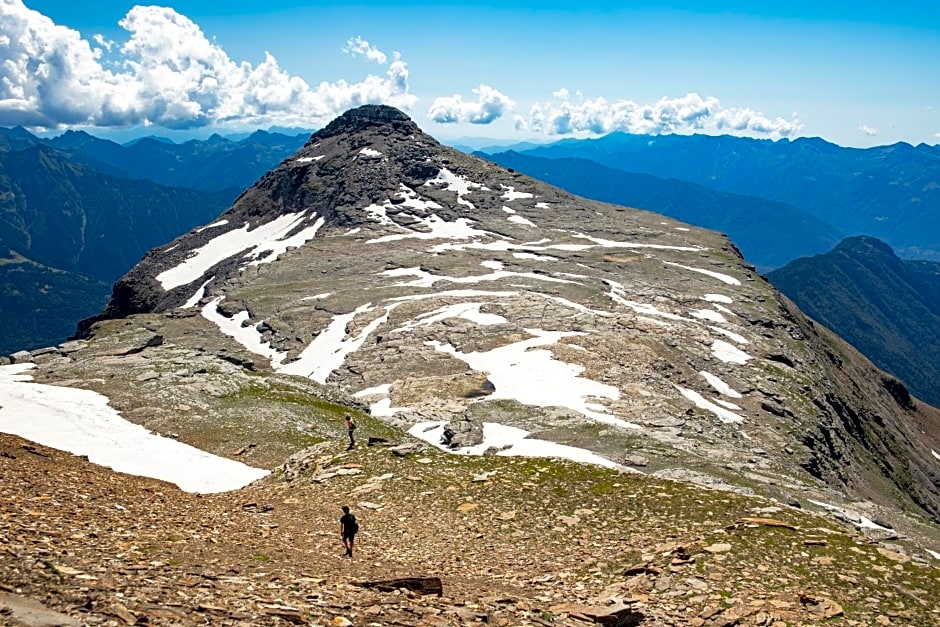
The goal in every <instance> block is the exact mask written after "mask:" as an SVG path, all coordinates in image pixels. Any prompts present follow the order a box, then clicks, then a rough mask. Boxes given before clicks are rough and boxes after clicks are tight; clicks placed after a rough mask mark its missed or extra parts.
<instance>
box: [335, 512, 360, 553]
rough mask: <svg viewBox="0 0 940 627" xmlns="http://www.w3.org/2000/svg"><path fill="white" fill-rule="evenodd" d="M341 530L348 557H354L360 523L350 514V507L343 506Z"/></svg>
mask: <svg viewBox="0 0 940 627" xmlns="http://www.w3.org/2000/svg"><path fill="white" fill-rule="evenodd" d="M339 530H340V533H341V534H342V536H343V546H344V547H346V557H352V556H353V545H354V544H355V542H356V533H357V532H358V531H359V523H358V522H356V517H355V516H353V515H352V514H350V513H349V506H348V505H343V515H342V517H341V518H340V519H339Z"/></svg>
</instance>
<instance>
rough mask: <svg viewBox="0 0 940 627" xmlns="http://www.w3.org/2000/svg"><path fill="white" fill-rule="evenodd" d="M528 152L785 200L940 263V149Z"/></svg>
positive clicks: (709, 143) (657, 141)
mask: <svg viewBox="0 0 940 627" xmlns="http://www.w3.org/2000/svg"><path fill="white" fill-rule="evenodd" d="M524 154H527V155H530V156H538V157H547V158H552V159H559V158H582V159H590V160H592V161H595V162H597V163H600V164H602V165H606V166H608V167H612V168H617V169H619V170H624V171H628V172H637V173H643V174H651V175H653V176H658V177H662V178H675V179H680V180H684V181H690V182H693V183H698V184H700V185H705V186H708V187H711V188H713V189H716V190H720V191H725V192H731V193H736V194H746V195H750V196H758V197H760V198H764V199H766V200H772V201H776V202H782V203H786V204H788V205H791V206H793V207H796V208H797V209H801V210H802V211H805V212H807V213H809V214H810V215H812V216H814V217H816V218H819V219H820V220H823V221H824V222H826V223H828V224H830V225H831V226H832V227H833V228H835V229H837V230H838V231H841V232H842V233H844V234H846V235H872V236H874V237H878V238H879V239H882V240H884V241H885V242H887V243H888V244H890V245H891V246H892V247H893V248H894V249H895V251H897V253H898V255H899V256H901V257H904V258H922V259H932V260H940V237H937V233H940V149H938V148H937V147H936V146H928V145H926V144H921V145H919V146H911V145H909V144H905V143H898V144H893V145H890V146H879V147H875V148H867V149H859V148H844V147H841V146H837V145H835V144H831V143H829V142H826V141H824V140H822V139H819V138H799V139H796V140H792V141H790V140H787V139H782V140H779V141H771V140H761V139H750V138H742V137H731V136H726V135H725V136H717V137H716V136H708V135H691V136H689V135H658V136H650V135H630V134H625V133H611V134H610V135H607V136H604V137H601V138H599V139H590V140H562V141H559V142H556V143H554V144H550V145H548V146H543V147H538V148H532V149H529V150H526V151H524Z"/></svg>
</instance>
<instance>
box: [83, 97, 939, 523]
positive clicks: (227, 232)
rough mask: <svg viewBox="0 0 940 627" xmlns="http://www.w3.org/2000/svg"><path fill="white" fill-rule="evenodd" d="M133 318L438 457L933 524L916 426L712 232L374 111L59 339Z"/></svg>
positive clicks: (170, 252)
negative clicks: (700, 487)
mask: <svg viewBox="0 0 940 627" xmlns="http://www.w3.org/2000/svg"><path fill="white" fill-rule="evenodd" d="M134 314H148V315H149V317H153V316H154V315H157V316H158V317H162V319H164V320H165V321H167V324H169V323H170V322H172V324H173V325H174V328H175V329H177V333H176V335H175V336H174V340H173V341H174V342H182V343H186V342H191V343H197V342H199V341H200V340H201V338H206V337H209V336H210V335H211V336H212V337H213V338H215V341H218V342H227V343H228V344H229V346H230V347H231V348H230V350H229V352H228V353H227V354H229V355H239V357H238V360H237V362H236V361H235V360H232V359H229V360H228V361H229V362H230V363H231V364H233V365H234V366H247V365H248V364H252V365H251V367H252V368H254V369H255V370H256V371H257V372H258V373H269V372H272V371H273V372H276V373H278V376H284V377H305V378H307V379H312V380H313V381H315V382H318V383H328V384H330V385H331V386H334V387H335V388H337V389H338V390H339V391H341V392H342V393H343V394H344V395H351V396H355V398H357V399H359V400H360V401H361V402H362V403H363V407H368V408H369V409H370V411H371V412H372V415H373V416H375V417H377V418H380V419H381V420H384V421H386V422H388V423H390V424H391V425H394V426H396V427H403V428H409V427H412V426H415V427H414V428H415V430H414V433H415V434H416V435H417V436H418V437H424V435H422V434H437V435H439V433H440V431H437V430H439V429H441V428H442V427H444V425H448V426H447V429H445V431H446V432H448V433H449V434H450V436H449V441H450V442H451V444H452V446H454V447H456V448H465V447H468V446H472V445H476V444H481V443H483V444H485V443H490V444H492V445H493V446H495V447H496V449H494V450H499V451H501V452H502V453H503V454H507V453H508V454H513V448H514V447H515V446H520V449H519V450H521V447H523V445H524V446H528V447H530V448H531V449H533V450H534V451H535V452H537V453H540V454H548V455H562V456H572V457H578V456H580V457H578V458H580V459H584V458H585V457H586V456H587V454H593V455H596V456H597V458H591V459H592V460H593V461H597V459H598V458H599V459H602V460H609V461H610V462H616V463H620V462H622V461H623V460H624V459H625V455H627V454H629V460H630V461H628V462H627V463H629V464H632V465H634V466H641V467H642V468H643V470H644V471H648V472H651V473H656V474H658V475H660V476H666V477H674V478H680V479H682V480H689V481H695V482H699V483H704V484H708V485H712V486H716V487H719V488H722V489H735V490H740V491H743V492H753V491H760V490H762V489H766V492H767V493H768V494H773V493H774V490H773V489H772V488H773V486H777V485H782V486H785V487H786V490H787V491H788V494H793V495H795V496H798V497H800V498H804V497H806V496H807V495H808V496H809V497H811V498H816V499H822V500H835V499H839V498H841V497H840V496H839V495H840V494H847V495H849V496H850V497H851V498H856V499H867V500H872V501H875V502H877V503H880V504H883V505H889V506H903V507H905V508H911V507H916V508H918V509H919V510H920V511H921V512H923V513H925V514H926V515H928V516H930V517H933V518H934V519H940V478H938V476H937V474H936V472H935V469H934V468H935V466H934V464H935V460H934V459H933V457H932V455H931V451H940V412H938V411H937V410H935V409H933V408H930V407H928V406H925V405H923V404H921V403H919V402H917V401H916V400H909V399H910V397H909V396H907V395H903V394H899V392H898V390H897V389H895V388H892V389H888V388H886V387H885V385H883V384H882V383H881V382H882V381H883V377H882V375H881V373H879V372H878V371H877V370H875V369H874V368H873V367H872V366H871V364H869V363H868V362H867V361H866V360H864V358H862V357H861V356H860V355H858V354H857V353H856V352H855V351H854V350H852V349H851V348H850V347H848V346H847V345H846V344H845V343H844V342H842V341H841V340H839V339H838V338H835V337H833V336H832V335H831V334H830V333H828V332H827V331H826V330H825V329H821V328H820V327H818V325H815V324H813V323H812V322H811V321H810V320H808V319H807V318H805V317H804V316H803V315H802V314H801V313H800V312H799V310H797V309H796V308H795V307H794V306H793V305H792V303H790V302H789V301H787V300H786V299H785V298H783V297H781V296H780V295H779V294H778V293H777V292H776V291H775V290H774V289H773V288H772V286H770V285H769V284H768V283H767V282H766V281H765V280H764V279H763V278H762V277H760V276H759V275H757V274H755V272H754V270H753V267H752V266H749V265H748V264H746V263H745V262H744V261H743V259H742V258H741V256H740V254H739V253H738V251H737V249H736V248H735V247H734V246H733V245H732V244H731V243H730V242H728V240H727V239H726V238H725V237H724V236H722V235H719V234H717V233H713V232H709V231H705V230H702V229H698V228H694V227H690V226H687V225H684V224H682V223H679V222H676V221H674V220H671V219H668V218H664V217H662V216H659V215H656V214H652V213H648V212H643V211H638V210H634V209H629V208H626V207H619V206H613V205H606V204H603V203H597V202H592V201H587V200H584V199H581V198H578V197H575V196H572V195H570V194H567V193H565V192H563V191H561V190H558V189H556V188H552V187H550V186H547V185H544V184H541V183H539V182H536V181H534V180H533V179H530V178H529V177H527V176H524V175H520V174H519V173H516V172H512V171H509V170H505V169H502V168H500V167H497V166H496V165H494V164H491V163H489V162H486V161H483V160H481V159H477V158H475V157H472V156H468V155H465V154H462V153H459V152H457V151H454V150H451V149H449V148H446V147H444V146H441V145H440V144H438V143H437V142H436V141H435V140H433V139H432V138H431V137H429V136H427V135H425V134H424V133H422V132H421V131H420V129H419V128H418V127H417V126H416V125H415V124H414V123H413V122H412V121H411V120H410V119H408V117H407V116H405V115H404V114H402V113H401V112H399V111H396V110H394V109H390V108H388V107H362V108H359V109H355V110H353V111H350V112H348V113H346V114H344V115H343V116H341V117H340V118H338V119H337V120H336V121H334V122H333V123H331V124H330V125H328V126H327V127H326V128H324V129H323V130H322V131H320V132H318V133H316V134H314V135H313V136H312V137H311V138H310V140H309V141H308V142H307V144H306V145H305V146H304V148H303V149H302V150H301V151H300V152H299V153H297V154H296V155H295V156H293V157H291V158H290V159H287V160H285V161H284V162H283V163H282V164H281V165H280V166H278V167H277V168H276V169H274V170H272V171H271V172H269V173H268V174H267V175H265V176H264V177H262V178H261V180H259V181H258V183H257V184H256V185H255V186H253V187H252V188H250V189H248V190H246V191H245V192H244V193H243V194H242V195H241V196H240V197H239V199H238V200H237V201H236V202H235V204H234V205H233V206H232V207H231V208H230V209H229V210H228V211H226V212H225V213H224V214H222V215H221V216H219V219H218V220H216V221H215V222H214V223H212V224H210V225H207V226H205V227H202V228H200V229H196V230H194V231H193V232H191V233H189V234H187V235H184V236H182V237H180V238H178V239H177V240H175V241H174V242H172V243H170V244H167V245H166V246H163V247H161V248H158V249H155V250H153V251H151V252H150V253H149V254H148V255H147V256H146V257H145V258H144V260H143V261H142V262H141V263H140V264H139V265H138V266H137V267H135V268H134V269H133V270H131V271H130V272H129V273H128V274H127V275H126V276H125V277H123V278H122V279H121V280H120V281H119V282H118V284H117V285H116V286H115V289H114V296H113V298H112V301H111V303H110V304H109V305H108V308H107V309H106V311H105V312H104V313H103V315H102V316H101V317H100V318H99V320H98V321H97V324H95V322H96V321H90V322H89V323H88V324H87V325H86V326H85V327H84V329H83V331H84V333H85V335H87V336H90V337H92V338H94V339H95V340H100V339H101V338H103V337H107V334H108V333H109V331H108V329H109V328H110V326H111V325H112V319H114V318H121V317H126V316H130V315H134ZM143 317H147V316H143ZM148 319H149V318H148ZM187 334H189V335H187ZM187 337H190V338H191V339H186V338H187ZM168 343H169V340H168ZM161 348H162V347H161ZM147 350H148V351H150V350H153V349H152V348H148V349H147ZM144 354H146V353H144ZM215 354H217V355H222V353H219V352H218V351H216V353H215ZM151 370H152V368H151ZM144 372H147V371H144ZM140 374H141V373H140V372H138V373H137V374H136V375H135V376H140ZM148 376H149V375H148ZM898 399H908V400H905V402H904V403H903V404H902V403H900V401H899V400H898ZM417 425H420V426H417ZM428 437H430V436H428ZM523 438H524V439H525V442H523V441H522V439H523ZM432 443H433V444H435V445H437V444H439V442H437V441H434V442H432ZM493 446H491V447H488V448H491V449H492V448H493ZM755 451H761V453H755ZM639 461H643V462H645V464H646V465H645V466H642V465H641V464H640V463H637V462H639Z"/></svg>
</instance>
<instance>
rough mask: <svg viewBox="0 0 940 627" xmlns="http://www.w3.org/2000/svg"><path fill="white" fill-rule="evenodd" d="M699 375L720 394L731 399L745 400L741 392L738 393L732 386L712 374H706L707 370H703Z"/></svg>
mask: <svg viewBox="0 0 940 627" xmlns="http://www.w3.org/2000/svg"><path fill="white" fill-rule="evenodd" d="M699 374H700V375H702V376H703V377H704V378H705V380H706V381H708V384H709V385H710V386H712V387H713V388H715V391H717V392H718V393H719V394H724V395H725V396H728V397H731V398H743V397H742V396H741V393H740V392H738V391H736V390H735V389H734V388H732V387H731V386H730V385H728V384H727V383H725V382H724V381H722V380H721V378H720V377H717V376H716V375H713V374H712V373H710V372H706V371H705V370H702V371H701V372H699Z"/></svg>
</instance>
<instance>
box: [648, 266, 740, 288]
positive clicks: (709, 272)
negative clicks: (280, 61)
mask: <svg viewBox="0 0 940 627" xmlns="http://www.w3.org/2000/svg"><path fill="white" fill-rule="evenodd" d="M663 263H664V264H666V265H667V266H676V267H677V268H682V269H683V270H689V271H691V272H698V273H699V274H704V275H706V276H710V277H712V278H713V279H718V280H719V281H721V282H722V283H727V284H728V285H741V281H739V280H737V279H736V278H734V277H733V276H728V275H727V274H722V273H721V272H714V271H713V270H705V269H703V268H693V267H691V266H684V265H682V264H681V263H673V262H672V261H663Z"/></svg>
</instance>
